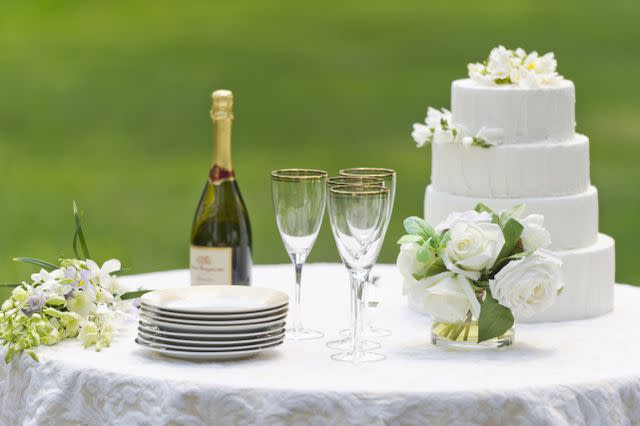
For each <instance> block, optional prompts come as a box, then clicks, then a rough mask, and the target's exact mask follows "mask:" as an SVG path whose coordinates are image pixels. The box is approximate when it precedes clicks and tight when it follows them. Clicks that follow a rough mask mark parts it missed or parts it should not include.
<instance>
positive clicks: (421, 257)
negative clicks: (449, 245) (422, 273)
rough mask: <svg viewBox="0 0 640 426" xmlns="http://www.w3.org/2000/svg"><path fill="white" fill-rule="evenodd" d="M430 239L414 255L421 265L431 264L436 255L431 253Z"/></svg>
mask: <svg viewBox="0 0 640 426" xmlns="http://www.w3.org/2000/svg"><path fill="white" fill-rule="evenodd" d="M431 240H432V239H431V238H429V239H428V240H427V241H425V242H424V244H422V246H420V248H419V249H418V252H417V253H416V259H418V261H419V262H421V263H426V264H428V265H429V264H431V263H433V260H434V259H435V257H436V254H435V253H434V251H433V247H431Z"/></svg>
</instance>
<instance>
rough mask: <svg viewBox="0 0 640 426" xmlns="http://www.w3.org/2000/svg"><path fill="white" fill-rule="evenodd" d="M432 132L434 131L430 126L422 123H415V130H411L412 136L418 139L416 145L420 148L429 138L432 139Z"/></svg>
mask: <svg viewBox="0 0 640 426" xmlns="http://www.w3.org/2000/svg"><path fill="white" fill-rule="evenodd" d="M432 134H433V132H432V131H431V129H430V128H429V127H428V126H425V125H424V124H420V123H415V124H414V125H413V132H411V137H412V138H413V140H414V141H416V145H417V146H418V148H421V147H423V146H424V144H426V143H427V141H428V140H429V139H431V135H432Z"/></svg>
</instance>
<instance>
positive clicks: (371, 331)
mask: <svg viewBox="0 0 640 426" xmlns="http://www.w3.org/2000/svg"><path fill="white" fill-rule="evenodd" d="M339 174H340V175H341V176H345V177H354V178H373V179H381V180H382V181H383V182H384V186H385V187H386V188H388V189H389V214H388V216H387V222H386V223H385V227H384V230H385V234H386V232H387V228H388V226H389V221H390V220H391V214H392V212H393V203H394V201H395V196H396V179H397V174H396V172H395V170H393V169H386V168H380V167H353V168H349V169H342V170H340V172H339ZM373 281H376V279H374V280H371V279H370V277H369V276H367V286H368V290H371V289H372V288H373V287H374V285H375V284H373ZM365 297H367V302H366V303H365V310H364V313H363V316H364V324H365V325H364V330H365V331H364V334H365V336H366V337H385V336H389V335H391V331H389V330H387V329H384V328H378V327H374V326H373V325H372V324H371V321H370V319H369V318H370V312H369V310H368V308H369V307H370V306H371V303H370V302H371V300H370V291H366V292H365ZM378 305H379V303H376V307H377V306H378ZM349 332H350V330H342V331H341V334H342V335H346V336H348V335H349Z"/></svg>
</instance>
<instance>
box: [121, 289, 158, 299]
mask: <svg viewBox="0 0 640 426" xmlns="http://www.w3.org/2000/svg"><path fill="white" fill-rule="evenodd" d="M150 291H152V290H136V291H129V292H127V293H124V294H122V295H121V296H120V299H121V300H129V299H137V298H138V297H140V296H142V295H143V294H145V293H149V292H150Z"/></svg>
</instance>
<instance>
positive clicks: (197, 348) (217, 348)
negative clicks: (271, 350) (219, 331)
mask: <svg viewBox="0 0 640 426" xmlns="http://www.w3.org/2000/svg"><path fill="white" fill-rule="evenodd" d="M137 339H138V340H140V342H141V343H144V344H146V345H148V346H155V347H158V348H160V349H169V350H172V351H185V352H229V351H244V350H249V349H260V348H263V347H265V346H268V345H273V344H277V343H282V341H283V340H284V336H281V337H278V338H277V339H272V340H270V341H268V342H259V343H254V344H253V345H236V346H222V347H220V346H206V347H202V346H182V345H174V344H170V343H162V342H154V341H153V340H148V339H145V338H144V337H142V336H140V335H139V336H138V337H137Z"/></svg>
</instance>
